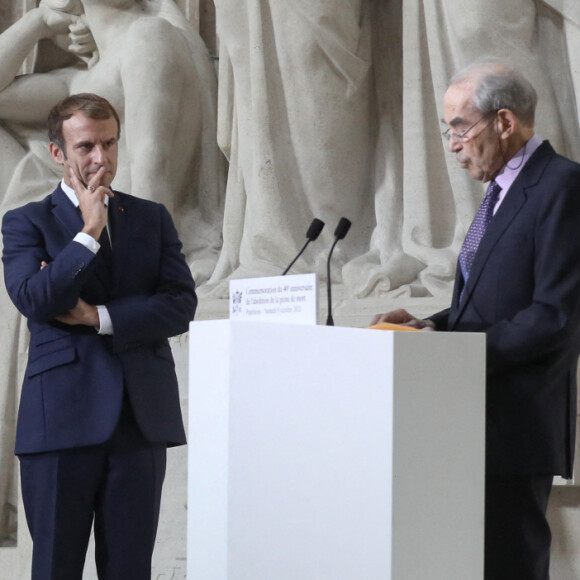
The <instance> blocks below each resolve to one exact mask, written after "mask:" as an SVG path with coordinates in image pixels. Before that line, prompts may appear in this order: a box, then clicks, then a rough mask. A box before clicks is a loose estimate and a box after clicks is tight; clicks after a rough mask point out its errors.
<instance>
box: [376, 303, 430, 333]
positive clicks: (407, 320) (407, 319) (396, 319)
mask: <svg viewBox="0 0 580 580" xmlns="http://www.w3.org/2000/svg"><path fill="white" fill-rule="evenodd" d="M380 322H390V323H391V324H400V325H402V326H409V327H410V328H418V329H420V330H435V324H434V323H433V322H432V321H431V320H423V319H421V318H415V317H414V316H413V315H412V314H409V313H408V312H407V311H406V310H404V309H403V308H399V309H398V310H392V311H391V312H387V313H385V314H377V315H376V316H375V317H374V318H373V321H372V323H371V326H372V325H374V324H379V323H380Z"/></svg>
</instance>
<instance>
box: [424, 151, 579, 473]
mask: <svg viewBox="0 0 580 580" xmlns="http://www.w3.org/2000/svg"><path fill="white" fill-rule="evenodd" d="M463 285H464V283H463V277H462V275H461V271H460V268H459V267H458V268H457V277H456V281H455V288H454V293H453V300H452V304H451V308H450V309H448V310H445V311H443V312H440V313H438V314H436V315H434V316H433V317H431V319H432V320H433V321H434V322H435V325H436V328H437V329H439V330H454V331H466V332H469V331H474V332H485V333H486V337H487V391H486V394H487V423H486V427H487V468H488V471H489V472H490V473H497V474H544V475H550V474H554V475H563V476H566V477H569V476H571V474H572V463H573V454H574V435H575V424H576V365H577V360H578V352H579V350H580V334H579V331H580V165H578V164H576V163H573V162H572V161H570V160H568V159H565V158H563V157H561V156H559V155H557V154H556V153H555V152H554V150H553V149H552V147H551V146H550V144H549V143H548V142H544V143H543V144H542V145H541V146H540V147H539V148H538V149H537V151H535V153H534V154H533V155H532V157H531V158H530V159H529V160H528V162H527V163H526V165H525V166H524V168H523V169H522V171H521V173H520V174H519V175H518V177H517V179H516V181H515V182H514V183H513V185H512V187H511V188H510V190H509V192H508V194H507V196H506V197H505V199H504V200H503V202H502V204H501V205H500V207H499V209H498V211H497V213H496V215H495V216H494V218H493V220H492V221H491V223H490V225H489V227H488V229H487V231H486V233H485V235H484V237H483V239H482V241H481V244H480V246H479V248H478V251H477V254H476V256H475V261H474V263H473V267H472V270H471V273H470V276H469V280H468V282H467V284H466V286H465V292H464V296H463V299H462V300H461V301H460V300H459V296H460V293H461V290H462V289H463Z"/></svg>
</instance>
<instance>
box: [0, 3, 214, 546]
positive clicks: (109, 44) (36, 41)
mask: <svg viewBox="0 0 580 580" xmlns="http://www.w3.org/2000/svg"><path fill="white" fill-rule="evenodd" d="M31 51H35V66H34V71H35V72H34V73H33V74H28V75H20V76H18V71H19V69H20V67H21V65H22V64H23V62H24V60H25V59H26V57H27V55H29V54H30V53H31ZM78 92H95V93H98V94H101V95H103V96H104V97H106V98H107V99H108V100H109V101H110V102H111V103H112V104H113V105H114V106H115V108H116V109H117V110H118V111H119V114H120V116H121V122H122V133H121V140H120V144H119V171H118V174H117V178H116V179H115V183H114V187H116V188H118V189H120V190H123V191H127V192H130V193H133V194H135V195H137V196H140V197H144V198H149V199H154V200H156V201H161V202H163V203H164V204H165V205H166V206H167V207H168V208H169V209H170V211H171V212H172V214H173V215H174V216H175V218H174V219H175V223H176V225H177V227H178V229H179V230H180V237H181V239H182V240H183V242H184V252H185V254H186V257H187V259H188V263H189V265H190V267H191V269H192V272H193V274H194V276H195V277H196V279H197V281H198V283H202V282H203V281H204V280H206V279H207V278H208V277H209V276H210V274H211V272H212V271H213V268H214V266H215V262H216V260H217V257H218V253H219V249H220V246H221V223H222V214H223V195H224V191H225V176H226V171H225V160H224V158H223V155H222V154H221V152H220V151H219V148H218V147H217V140H216V123H217V121H216V115H217V111H216V108H217V79H216V75H215V71H214V69H213V66H212V64H211V62H210V60H209V57H208V55H207V51H206V48H205V45H204V43H203V41H202V40H201V38H200V37H199V35H198V33H197V32H196V31H195V30H194V29H193V28H192V27H191V25H190V24H189V23H188V21H187V20H186V18H185V17H184V16H183V15H182V13H181V12H180V11H179V10H178V9H177V8H176V6H175V5H174V3H173V0H134V1H127V0H41V2H40V4H39V6H38V8H34V9H32V10H30V11H29V12H27V13H26V14H25V15H24V16H23V17H22V18H21V19H20V20H18V21H17V22H15V23H14V24H13V25H12V26H11V27H9V28H8V29H7V30H5V31H4V32H3V33H2V34H1V35H0V152H1V156H0V191H1V194H0V195H1V198H0V200H1V202H0V203H1V207H2V213H3V212H4V211H6V209H8V208H10V207H13V206H15V205H21V204H23V203H25V202H27V201H31V200H35V199H40V198H42V197H43V196H45V195H46V194H48V193H49V192H50V191H51V190H52V189H53V188H54V186H55V185H56V183H57V181H58V172H57V171H56V168H55V167H54V166H53V162H52V161H51V159H50V157H49V154H48V142H47V138H46V128H45V122H46V117H47V115H48V112H49V110H50V108H51V107H52V105H53V104H54V103H56V102H57V101H58V100H60V99H61V98H63V97H65V96H66V95H68V94H73V93H78ZM0 308H1V310H2V316H3V318H2V320H3V325H2V330H1V334H0V340H1V341H2V344H3V345H4V348H3V349H2V355H0V364H1V365H2V369H4V373H3V378H2V381H1V385H0V393H1V395H0V397H1V400H0V405H1V407H0V408H1V409H2V412H3V413H4V416H5V417H6V420H4V421H3V422H2V435H3V437H2V442H1V443H0V472H1V473H2V474H3V476H2V478H0V536H2V535H7V534H10V533H13V532H14V528H15V512H16V509H15V497H16V493H15V488H14V483H13V478H12V477H11V474H12V473H13V466H14V459H13V440H14V428H15V421H14V414H15V409H16V399H17V394H16V389H17V385H19V384H20V379H19V378H18V371H19V369H22V368H24V365H23V364H22V363H23V362H24V357H25V355H26V345H27V339H26V338H25V337H26V336H27V335H26V332H25V330H24V327H23V324H22V321H21V319H20V317H18V316H17V314H16V313H15V311H14V308H13V306H12V305H11V304H10V302H9V300H8V298H7V296H6V293H5V290H4V287H3V284H2V289H1V291H0ZM5 409H6V411H4V410H5Z"/></svg>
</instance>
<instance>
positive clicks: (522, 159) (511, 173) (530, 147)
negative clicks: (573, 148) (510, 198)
mask: <svg viewBox="0 0 580 580" xmlns="http://www.w3.org/2000/svg"><path fill="white" fill-rule="evenodd" d="M541 144H542V140H541V139H540V138H539V137H538V136H537V135H536V134H535V133H534V134H533V135H532V138H531V139H530V140H529V141H528V142H527V143H526V144H525V145H524V146H523V147H522V148H521V149H520V150H519V151H518V152H517V153H516V154H515V155H514V156H513V157H512V158H511V159H510V160H509V161H508V162H507V163H506V164H505V165H504V166H503V168H502V170H501V171H500V172H499V174H498V175H497V177H496V178H495V182H496V183H497V184H498V185H499V186H500V187H501V191H502V194H503V195H505V194H506V193H507V191H508V190H509V188H510V187H511V186H512V184H513V182H514V181H515V180H516V178H517V176H518V175H519V174H520V171H521V170H522V169H523V168H524V166H525V165H526V163H527V162H528V160H529V159H530V157H531V156H532V155H533V154H534V152H535V151H536V149H537V148H538V147H539V146H540V145H541Z"/></svg>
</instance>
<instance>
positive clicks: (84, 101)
mask: <svg viewBox="0 0 580 580" xmlns="http://www.w3.org/2000/svg"><path fill="white" fill-rule="evenodd" d="M77 112H81V113H82V114H83V115H85V117H88V118H89V119H97V120H105V119H110V118H111V117H113V118H114V119H115V121H117V138H119V136H120V135H121V121H120V120H119V115H118V114H117V111H115V108H114V107H113V105H111V103H109V101H107V99H104V98H103V97H100V96H99V95H95V94H93V93H79V94H77V95H71V96H70V97H67V98H66V99H63V100H62V101H60V102H58V103H57V104H56V105H55V106H54V107H53V108H52V109H51V111H50V113H49V115H48V138H49V139H50V141H51V142H52V143H55V144H56V145H58V147H59V149H61V150H62V151H63V153H64V154H65V157H66V144H65V141H64V136H63V134H62V124H63V123H64V122H65V121H67V120H68V119H70V118H71V117H72V116H73V115H74V114H75V113H77Z"/></svg>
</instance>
